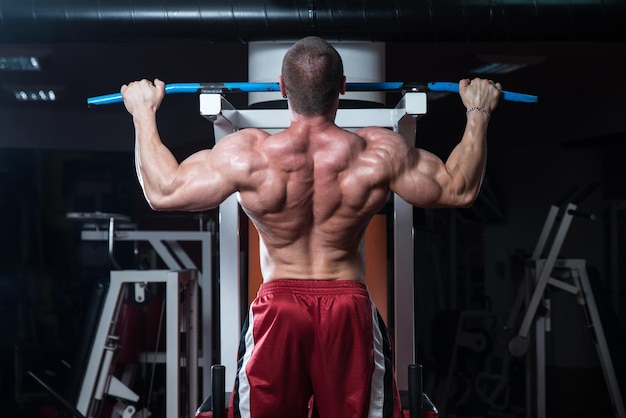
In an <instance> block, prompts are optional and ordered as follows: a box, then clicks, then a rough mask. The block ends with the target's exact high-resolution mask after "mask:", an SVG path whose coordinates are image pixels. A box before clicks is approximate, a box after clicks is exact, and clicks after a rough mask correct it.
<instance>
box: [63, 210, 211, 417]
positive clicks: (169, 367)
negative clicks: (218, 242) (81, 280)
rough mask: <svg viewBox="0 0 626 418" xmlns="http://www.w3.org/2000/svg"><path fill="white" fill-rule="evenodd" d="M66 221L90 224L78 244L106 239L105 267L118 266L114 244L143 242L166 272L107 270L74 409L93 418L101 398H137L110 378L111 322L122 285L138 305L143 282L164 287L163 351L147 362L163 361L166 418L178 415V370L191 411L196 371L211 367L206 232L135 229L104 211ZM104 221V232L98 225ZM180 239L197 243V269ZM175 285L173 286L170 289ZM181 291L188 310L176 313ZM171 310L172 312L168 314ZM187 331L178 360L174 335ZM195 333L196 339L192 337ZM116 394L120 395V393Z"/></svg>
mask: <svg viewBox="0 0 626 418" xmlns="http://www.w3.org/2000/svg"><path fill="white" fill-rule="evenodd" d="M68 218H69V219H72V220H79V221H88V222H93V223H94V225H95V227H94V229H87V228H83V230H82V231H81V239H82V240H83V241H107V242H108V256H109V260H110V261H111V264H112V265H113V266H115V267H116V268H119V264H118V263H117V261H116V258H115V242H116V241H131V242H137V241H147V242H148V243H149V244H150V245H151V246H152V248H153V249H154V250H155V252H156V253H157V255H158V256H159V257H160V258H161V260H162V261H163V262H164V263H165V265H166V266H167V267H168V269H169V270H142V271H140V270H113V271H112V272H111V278H110V284H109V288H108V290H107V293H106V299H105V302H104V305H103V308H102V311H101V313H100V317H99V323H98V328H97V331H96V335H95V337H94V341H93V343H92V348H91V351H90V354H89V361H88V363H87V368H86V371H85V374H84V376H83V380H82V383H81V387H80V392H79V396H78V400H77V405H76V409H77V410H78V411H79V412H80V413H81V414H83V415H85V416H87V417H88V418H90V417H93V416H99V411H98V403H99V402H100V401H101V400H102V399H103V396H104V394H109V395H114V396H116V395H117V396H119V397H120V398H122V399H125V400H128V401H131V402H136V401H137V400H138V397H137V395H136V394H134V393H133V392H132V391H131V390H130V389H128V388H126V387H125V386H124V384H123V383H122V382H120V381H119V380H118V379H117V378H115V377H113V376H112V375H111V374H110V370H111V367H112V365H113V362H114V356H115V351H116V349H117V344H116V342H115V339H116V337H115V336H114V335H113V331H114V328H112V326H111V324H115V323H116V322H117V321H118V313H119V306H120V303H121V297H122V291H123V288H124V286H127V285H132V286H134V289H135V300H136V301H137V302H142V301H143V300H144V299H145V298H144V292H143V290H144V286H145V285H146V284H148V283H165V286H166V291H165V295H166V296H165V297H166V310H167V312H168V316H167V319H166V350H165V353H157V355H156V356H153V358H152V361H153V362H155V363H156V362H161V363H165V368H166V393H167V394H168V395H169V396H167V402H166V412H167V416H168V417H177V416H179V411H180V407H181V404H180V399H179V396H178V394H179V393H180V391H179V386H178V385H179V382H180V379H179V368H180V367H181V366H184V367H186V368H187V369H188V374H187V376H188V379H187V382H186V386H187V387H188V391H187V393H188V396H187V405H186V408H187V411H191V412H192V411H194V410H195V408H196V407H197V406H198V401H199V391H198V382H199V377H198V368H199V367H202V368H203V369H204V370H210V365H211V363H212V358H211V357H212V356H211V354H212V350H211V347H212V344H213V342H212V335H213V321H214V318H213V316H212V311H211V306H212V302H211V298H212V285H211V283H212V280H211V272H212V263H211V257H212V256H211V254H212V239H213V235H212V233H211V232H210V231H138V230H135V229H132V228H134V224H129V222H130V219H129V218H128V217H126V216H122V215H117V214H107V213H70V214H68ZM104 221H108V228H100V225H101V224H103V223H104ZM181 241H191V242H198V243H200V245H201V253H202V254H201V263H202V266H201V269H200V268H199V267H198V266H197V265H196V264H195V263H194V261H193V260H192V259H191V258H190V257H189V255H188V254H187V253H186V252H185V250H184V249H183V248H182V247H181V245H180V242H181ZM176 283H178V287H176ZM198 285H200V286H201V287H202V311H201V312H200V311H199V308H198V301H199V295H198ZM183 288H184V289H185V290H187V298H186V300H187V301H188V302H189V306H188V309H187V310H186V311H184V312H181V313H179V311H178V308H176V306H177V304H178V300H179V299H178V297H179V294H180V292H181V290H182V289H183ZM169 312H174V314H169ZM198 319H201V324H202V331H200V330H199V326H198ZM181 326H183V330H185V331H186V332H187V353H185V354H186V355H185V357H184V358H182V359H181V357H180V354H181V353H180V350H179V331H181ZM199 332H200V336H199V335H198V334H199ZM198 338H201V339H202V347H203V351H202V354H203V355H202V356H200V355H199V353H198ZM209 378H210V376H209V374H208V373H202V381H203V385H204V386H203V387H204V388H205V389H204V392H206V391H208V390H210V383H209V380H208V379H209ZM120 391H122V392H120ZM115 408H116V409H115V412H116V413H118V414H119V415H120V416H121V417H122V418H127V417H129V418H130V417H132V416H133V415H134V413H135V410H134V407H133V406H132V405H128V406H126V405H124V404H123V403H122V402H119V403H118V404H117V405H116V407H115Z"/></svg>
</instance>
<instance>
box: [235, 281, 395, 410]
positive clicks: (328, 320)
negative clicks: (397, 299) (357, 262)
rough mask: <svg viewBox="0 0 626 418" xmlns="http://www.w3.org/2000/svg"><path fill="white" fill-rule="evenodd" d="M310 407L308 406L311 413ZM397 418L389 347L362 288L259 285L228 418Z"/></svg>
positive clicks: (296, 283) (353, 283) (352, 284)
mask: <svg viewBox="0 0 626 418" xmlns="http://www.w3.org/2000/svg"><path fill="white" fill-rule="evenodd" d="M312 405H313V407H312ZM312 408H313V409H314V410H316V413H318V414H319V416H320V417H321V418H361V417H363V418H365V417H370V418H374V417H380V418H400V417H401V416H402V407H401V403H400V396H399V393H398V389H397V385H396V379H395V373H394V370H393V361H392V349H391V340H390V338H389V334H388V332H387V328H386V327H385V324H384V322H383V320H382V318H381V316H380V315H379V313H378V311H377V310H376V307H375V306H374V304H373V303H372V301H371V299H370V296H369V293H368V290H367V288H366V286H365V285H364V284H362V283H359V282H356V281H352V280H332V281H331V280H292V279H278V280H273V281H270V282H267V283H264V284H262V285H261V288H260V289H259V292H258V294H257V297H256V298H255V300H254V301H253V302H252V305H251V306H250V311H249V313H248V318H247V320H246V323H245V324H244V328H243V330H242V334H241V342H240V344H239V352H238V363H237V376H236V379H235V386H234V388H233V394H232V397H231V400H230V408H229V417H253V418H261V417H267V418H281V417H284V418H306V417H308V416H311V415H313V416H315V414H313V413H312V410H313V409H312Z"/></svg>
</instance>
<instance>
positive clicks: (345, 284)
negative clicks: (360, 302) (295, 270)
mask: <svg viewBox="0 0 626 418" xmlns="http://www.w3.org/2000/svg"><path fill="white" fill-rule="evenodd" d="M277 292H287V293H292V294H293V293H301V294H308V295H336V294H344V295H345V294H353V295H363V296H369V292H368V290H367V286H366V285H365V283H362V282H360V281H357V280H315V279H274V280H270V281H269V282H264V283H262V284H261V286H260V287H259V292H258V296H263V295H266V294H272V293H277Z"/></svg>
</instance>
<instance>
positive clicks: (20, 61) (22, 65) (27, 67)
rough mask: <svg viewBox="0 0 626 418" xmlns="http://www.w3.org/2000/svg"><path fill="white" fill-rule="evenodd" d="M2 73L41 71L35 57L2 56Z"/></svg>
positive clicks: (37, 59)
mask: <svg viewBox="0 0 626 418" xmlns="http://www.w3.org/2000/svg"><path fill="white" fill-rule="evenodd" d="M0 71H41V63H40V60H39V58H37V57H35V56H0Z"/></svg>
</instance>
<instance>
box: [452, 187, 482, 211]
mask: <svg viewBox="0 0 626 418" xmlns="http://www.w3.org/2000/svg"><path fill="white" fill-rule="evenodd" d="M478 192H479V189H477V188H476V189H474V188H472V189H469V190H462V191H458V192H457V193H455V194H454V198H453V201H454V205H453V206H455V207H457V208H463V209H467V208H470V207H472V205H473V204H474V202H475V201H476V198H477V197H478Z"/></svg>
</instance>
